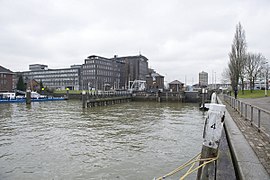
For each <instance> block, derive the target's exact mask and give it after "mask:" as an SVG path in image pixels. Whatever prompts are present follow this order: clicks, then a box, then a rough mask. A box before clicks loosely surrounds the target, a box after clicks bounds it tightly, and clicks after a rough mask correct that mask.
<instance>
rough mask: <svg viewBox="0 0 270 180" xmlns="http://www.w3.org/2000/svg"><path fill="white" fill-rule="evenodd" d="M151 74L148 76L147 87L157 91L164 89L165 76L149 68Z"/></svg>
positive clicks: (149, 89)
mask: <svg viewBox="0 0 270 180" xmlns="http://www.w3.org/2000/svg"><path fill="white" fill-rule="evenodd" d="M149 72H150V73H149V74H148V75H147V76H146V89H147V90H148V91H152V92H155V91H157V90H161V89H162V90H163V89H164V76H162V75H160V74H158V73H156V72H155V71H154V70H149Z"/></svg>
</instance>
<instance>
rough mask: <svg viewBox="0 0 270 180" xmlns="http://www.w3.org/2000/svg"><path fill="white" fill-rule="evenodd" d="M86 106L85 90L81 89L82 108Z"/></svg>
mask: <svg viewBox="0 0 270 180" xmlns="http://www.w3.org/2000/svg"><path fill="white" fill-rule="evenodd" d="M85 107H86V92H85V91H82V108H85Z"/></svg>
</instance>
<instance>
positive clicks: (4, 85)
mask: <svg viewBox="0 0 270 180" xmlns="http://www.w3.org/2000/svg"><path fill="white" fill-rule="evenodd" d="M13 75H14V73H13V72H12V71H10V70H9V69H6V68H4V67H3V66H0V91H11V90H12V86H13Z"/></svg>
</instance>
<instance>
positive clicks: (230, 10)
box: [0, 0, 270, 84]
mask: <svg viewBox="0 0 270 180" xmlns="http://www.w3.org/2000/svg"><path fill="white" fill-rule="evenodd" d="M269 19H270V1H269V0H237V1H236V0H218V1H217V0H212V1H208V0H204V1H202V0H185V1H184V0H163V1H161V0H0V65H2V66H4V67H6V68H8V69H10V70H12V71H26V70H28V69H29V67H28V66H29V64H35V63H41V64H47V65H48V66H49V68H52V69H53V68H65V67H69V66H70V65H73V64H83V63H84V59H85V58H87V57H88V56H89V55H98V56H103V57H107V58H111V57H113V56H114V55H118V56H130V55H138V54H139V53H141V54H142V55H144V56H146V57H147V58H148V59H149V66H150V67H151V68H154V69H155V70H156V71H157V72H158V73H160V74H162V75H164V76H166V77H165V80H166V81H167V82H170V81H173V80H175V79H178V80H180V81H182V82H185V81H187V83H188V84H191V83H197V82H198V73H199V72H201V71H206V72H208V73H209V81H210V83H211V82H212V79H214V78H212V76H213V77H214V74H216V81H217V82H219V81H220V78H221V74H222V71H223V69H224V68H225V67H226V66H227V64H228V53H229V52H230V47H231V43H232V40H233V36H234V33H235V27H236V24H237V23H238V22H241V24H242V26H243V28H244V30H245V32H246V41H247V45H248V51H250V52H261V53H262V54H263V55H264V56H265V57H266V58H267V59H268V60H269V58H270V20H269ZM215 72H216V73H215ZM213 81H214V80H213Z"/></svg>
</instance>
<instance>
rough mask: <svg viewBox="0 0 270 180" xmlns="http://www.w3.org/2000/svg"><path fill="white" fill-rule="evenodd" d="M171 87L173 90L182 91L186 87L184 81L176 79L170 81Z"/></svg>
mask: <svg viewBox="0 0 270 180" xmlns="http://www.w3.org/2000/svg"><path fill="white" fill-rule="evenodd" d="M169 89H170V90H171V91H172V92H180V91H183V89H184V83H182V82H180V81H178V80H174V81H172V82H170V83H169Z"/></svg>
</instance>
